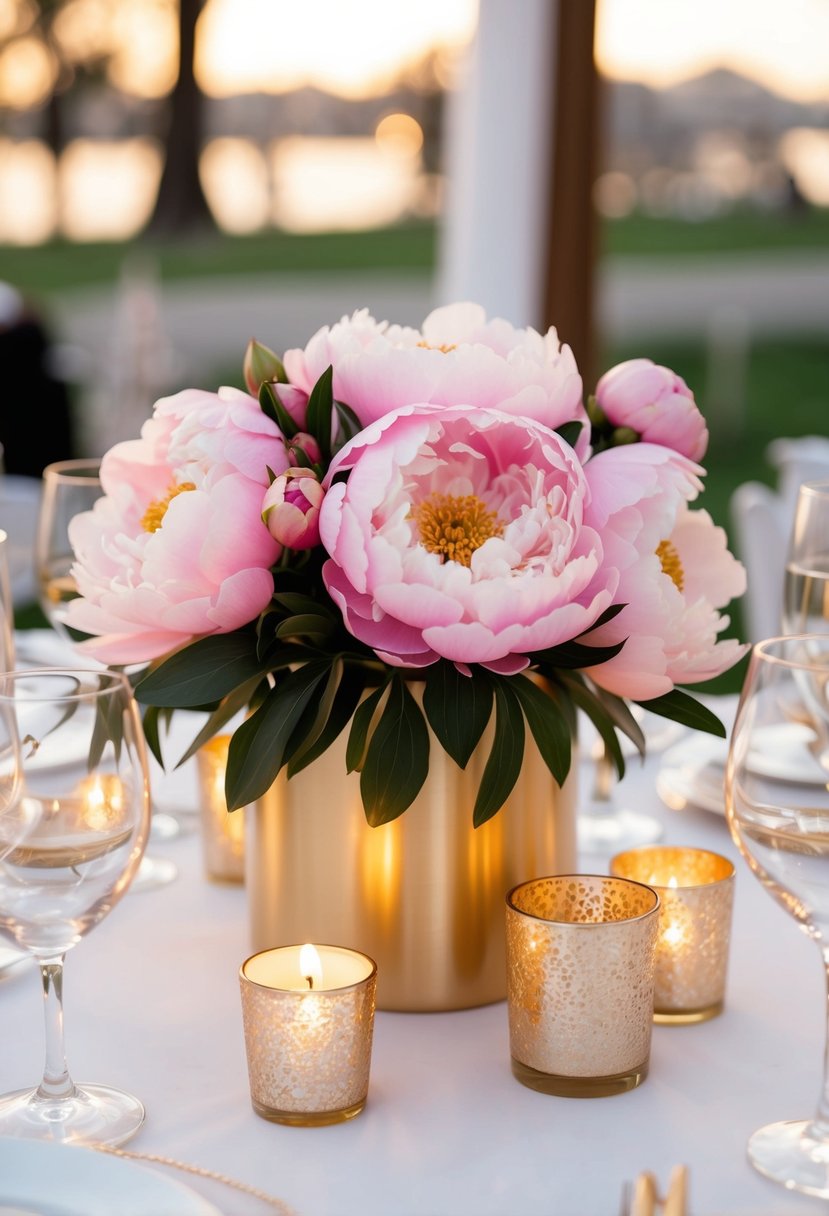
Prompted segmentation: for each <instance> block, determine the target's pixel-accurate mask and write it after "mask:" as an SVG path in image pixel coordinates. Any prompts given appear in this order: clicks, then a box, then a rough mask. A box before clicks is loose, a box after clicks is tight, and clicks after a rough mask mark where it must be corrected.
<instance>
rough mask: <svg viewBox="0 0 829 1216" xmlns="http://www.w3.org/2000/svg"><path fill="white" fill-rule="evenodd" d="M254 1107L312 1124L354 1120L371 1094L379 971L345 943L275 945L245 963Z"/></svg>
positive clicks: (247, 1039) (276, 1116)
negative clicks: (273, 947)
mask: <svg viewBox="0 0 829 1216" xmlns="http://www.w3.org/2000/svg"><path fill="white" fill-rule="evenodd" d="M239 980H240V984H241V991H242V1019H243V1023H244V1028H245V1046H246V1049H247V1060H248V1075H249V1078H250V1093H251V1102H252V1104H253V1109H254V1110H255V1111H256V1113H257V1114H259V1115H261V1116H262V1117H263V1118H265V1119H270V1120H272V1121H273V1122H276V1123H293V1124H298V1125H301V1126H306V1127H311V1126H318V1125H321V1124H324V1123H339V1122H341V1121H343V1120H344V1119H352V1118H354V1116H355V1115H358V1114H359V1113H360V1111H361V1110H362V1109H363V1107H364V1106H365V1102H366V1095H367V1093H368V1078H369V1068H370V1064H371V1042H372V1034H373V1029H374V1003H375V989H376V983H377V966H376V964H375V963H374V962H373V960H372V959H370V958H369V957H368V955H366V954H361V953H360V952H359V951H358V950H347V949H345V947H342V946H319V945H318V946H313V945H310V944H309V943H307V944H305V945H303V946H280V947H276V948H275V949H272V950H263V951H261V953H259V954H254V955H253V957H252V958H249V959H247V961H246V962H244V963H243V964H242V967H241V970H240V973H239Z"/></svg>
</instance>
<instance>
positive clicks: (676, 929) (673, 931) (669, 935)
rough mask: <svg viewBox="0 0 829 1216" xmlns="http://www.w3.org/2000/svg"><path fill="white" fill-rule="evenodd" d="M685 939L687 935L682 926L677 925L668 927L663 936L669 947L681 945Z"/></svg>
mask: <svg viewBox="0 0 829 1216" xmlns="http://www.w3.org/2000/svg"><path fill="white" fill-rule="evenodd" d="M684 937H685V934H684V932H683V929H682V926H681V925H677V924H671V925H668V928H667V929H666V930H665V932H664V933H663V934H662V940H663V942H666V943H667V944H668V945H669V946H677V945H679V943H680V942H681V941H682V940H683V939H684Z"/></svg>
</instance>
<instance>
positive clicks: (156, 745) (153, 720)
mask: <svg viewBox="0 0 829 1216" xmlns="http://www.w3.org/2000/svg"><path fill="white" fill-rule="evenodd" d="M159 713H160V710H159V708H158V706H157V705H148V706H147V708H146V709H145V710H144V713H143V714H142V716H141V724H142V726H143V727H144V738H145V739H146V740H147V747H148V748H149V749H150V751H151V752H152V754H153V755H154V756H155V758H156V760H157V761H158V763H159V764H160V765H161V767H162V768H164V756H163V755H162V753H161V737H160V735H159V730H158V715H159Z"/></svg>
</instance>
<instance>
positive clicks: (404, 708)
mask: <svg viewBox="0 0 829 1216" xmlns="http://www.w3.org/2000/svg"><path fill="white" fill-rule="evenodd" d="M428 773H429V732H428V731H427V730H426V722H425V720H424V718H423V713H422V711H421V709H420V707H419V706H418V704H417V702H416V701H415V699H414V697H413V696H412V694H411V693H410V692H409V690H408V688H407V687H406V684H405V681H404V680H403V679H402V677H401V676H398V675H395V676H393V677H392V680H391V686H390V691H389V698H388V700H387V701H386V704H385V707H384V709H383V713H382V714H381V716H380V721H379V722H378V723H377V726H376V728H375V731H374V734H373V735H372V736H371V739H370V740H369V745H368V751H367V752H366V758H365V763H364V764H363V770H362V773H361V774H360V793H361V795H362V798H363V807H364V808H365V812H366V819H367V820H368V822H369V823H370V824H371V826H372V827H373V828H376V827H379V826H380V825H381V824H383V823H390V822H391V820H392V819H397V817H398V815H402V814H403V812H404V811H405V810H406V808H407V807H409V806H411V804H412V803H413V802H414V800H415V798H416V797H417V795H418V793H419V792H420V789H421V787H422V785H423V782H424V781H425V780H426V777H427V775H428Z"/></svg>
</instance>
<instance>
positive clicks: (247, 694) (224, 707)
mask: <svg viewBox="0 0 829 1216" xmlns="http://www.w3.org/2000/svg"><path fill="white" fill-rule="evenodd" d="M259 683H260V677H259V676H254V677H253V679H252V680H247V681H246V682H245V683H244V684H240V685H239V687H238V688H235V689H234V690H233V692H231V693H228V695H227V696H226V697H225V698H224V700H223V701H220V702H219V704H218V705H217V707H216V708H215V709H214V710H213V712H212V713H211V715H210V717H209V718H208V719H207V721H206V722H205V724H204V726H203V727H202V728H201V730H200V731H199V733H198V734H197V735H196V737H195V739H194V740H193V742H192V743H191V744H190V746H189V747H188V749H187V751H186V752H185V753H184V755H183V756H182V757H181V759H180V760H179V761H178V763H177V764H176V768H181V766H182V764H185V763H186V762H187V761H188V760H189V759H190V758H191V757H192V756H195V754H196V752H197V751H198V750H199V748H200V747H204V745H205V743H207V741H208V740H209V739H212V738H213V736H214V735H215V734H216V733H217V731H220V730H221V729H222V727H223V726H226V725H227V723H228V722H229V721H230V719H231V718H233V717H235V716H236V714H238V713H241V711H242V710H243V709H244V708H245V706H246V705H247V704H248V702H249V701H250V699H251V697H252V696H253V694H254V692H255V691H256V688H257V687H258V685H259ZM147 712H149V711H147Z"/></svg>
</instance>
